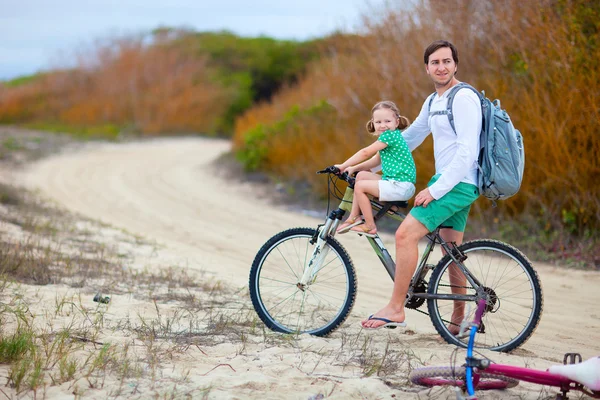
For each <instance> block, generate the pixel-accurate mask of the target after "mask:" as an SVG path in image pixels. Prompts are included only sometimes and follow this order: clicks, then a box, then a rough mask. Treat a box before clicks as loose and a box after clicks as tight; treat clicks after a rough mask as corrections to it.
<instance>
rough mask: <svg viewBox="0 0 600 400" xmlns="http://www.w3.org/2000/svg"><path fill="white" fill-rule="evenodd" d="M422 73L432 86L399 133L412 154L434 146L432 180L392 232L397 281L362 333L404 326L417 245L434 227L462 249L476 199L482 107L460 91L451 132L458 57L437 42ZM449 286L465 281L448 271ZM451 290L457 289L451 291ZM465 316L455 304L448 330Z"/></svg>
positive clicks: (472, 96)
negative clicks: (416, 113) (451, 93)
mask: <svg viewBox="0 0 600 400" xmlns="http://www.w3.org/2000/svg"><path fill="white" fill-rule="evenodd" d="M424 61H425V71H426V72H427V74H428V75H429V77H430V78H431V80H432V81H433V83H434V85H435V93H434V94H433V95H431V96H429V97H428V98H427V99H426V100H425V103H424V104H423V107H422V108H421V112H420V113H419V116H418V117H417V119H416V120H415V121H414V123H413V124H412V125H411V126H410V127H409V128H408V129H406V130H405V131H404V132H403V136H404V138H405V139H406V142H407V143H408V146H409V148H410V150H411V151H413V150H414V149H415V148H416V147H418V146H419V145H420V144H421V143H423V141H424V140H425V138H426V137H427V136H428V135H429V133H431V134H432V135H433V141H434V157H435V169H436V174H435V175H434V176H433V178H432V179H431V181H430V182H429V184H428V187H427V188H426V189H424V190H422V191H421V192H419V193H418V194H417V195H416V196H415V202H414V207H413V209H412V210H411V212H410V213H409V215H408V216H407V217H406V219H405V220H404V221H403V222H402V224H401V225H400V227H399V228H398V230H397V231H396V276H395V280H394V291H393V293H392V297H391V299H390V301H389V303H388V304H387V305H386V306H385V307H384V308H382V309H381V310H379V311H378V312H377V313H375V314H373V315H372V316H371V317H369V318H368V319H366V320H364V321H362V326H363V327H364V328H365V329H377V328H381V327H383V326H386V325H389V326H393V325H395V326H398V325H402V324H401V323H403V322H404V320H405V310H404V302H405V300H406V294H407V292H408V286H409V284H410V280H411V278H412V276H413V274H414V272H415V269H416V266H417V260H418V255H419V253H418V243H419V240H421V238H423V237H424V236H425V235H426V234H427V233H428V232H431V231H433V230H435V229H436V228H437V227H438V226H440V225H442V226H447V227H451V228H445V229H441V230H440V235H441V236H442V238H443V239H444V240H445V241H447V242H456V243H457V244H460V243H462V240H463V235H464V230H465V226H466V223H467V217H468V215H469V210H470V208H471V204H472V203H473V202H474V201H475V200H476V199H477V197H478V196H479V190H478V188H477V156H478V152H479V134H480V132H481V123H482V115H481V102H480V100H479V98H478V97H477V95H476V94H475V93H474V92H473V91H472V90H470V89H460V90H458V92H457V93H456V96H455V97H454V101H453V103H452V114H453V116H454V124H455V128H456V132H454V130H453V129H452V126H451V125H450V122H449V119H448V116H447V115H435V114H434V115H432V113H434V112H435V111H444V110H446V106H447V95H448V93H449V89H450V88H452V87H453V86H455V85H457V84H458V83H460V82H459V81H458V80H457V79H456V77H455V74H456V71H457V68H458V51H457V50H456V48H455V47H454V45H453V44H451V43H450V42H447V41H443V40H439V41H435V42H433V43H431V44H430V45H429V46H428V47H427V49H425V54H424ZM450 280H451V284H452V286H453V291H454V292H455V293H460V292H461V291H462V292H464V289H462V290H461V289H458V287H460V286H464V283H463V282H464V281H465V278H464V275H462V273H460V272H459V270H458V268H457V267H455V266H454V265H453V266H451V273H450ZM454 286H456V288H454ZM463 316H464V303H462V302H454V309H453V313H452V324H451V326H450V330H451V332H453V333H457V332H458V326H457V325H454V324H460V322H461V321H462V319H463Z"/></svg>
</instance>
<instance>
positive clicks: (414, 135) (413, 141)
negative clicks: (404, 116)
mask: <svg viewBox="0 0 600 400" xmlns="http://www.w3.org/2000/svg"><path fill="white" fill-rule="evenodd" d="M431 96H435V93H434V94H432V95H430V96H427V98H426V99H425V102H424V103H423V106H422V107H421V112H420V113H419V115H418V116H417V118H416V119H415V120H414V121H413V123H412V124H410V126H409V127H408V128H406V129H405V130H404V131H403V132H402V136H403V137H404V140H406V144H408V148H409V149H410V151H411V152H412V151H413V150H414V149H416V148H417V147H419V146H420V145H421V143H423V141H424V140H425V138H426V137H427V136H428V135H429V134H430V133H431V129H429V100H431Z"/></svg>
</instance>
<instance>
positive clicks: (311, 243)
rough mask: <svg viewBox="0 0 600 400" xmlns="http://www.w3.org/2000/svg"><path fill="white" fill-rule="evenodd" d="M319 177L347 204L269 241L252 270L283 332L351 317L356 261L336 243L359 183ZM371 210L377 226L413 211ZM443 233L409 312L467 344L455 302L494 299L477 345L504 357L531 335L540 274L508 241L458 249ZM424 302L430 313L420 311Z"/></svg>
mask: <svg viewBox="0 0 600 400" xmlns="http://www.w3.org/2000/svg"><path fill="white" fill-rule="evenodd" d="M317 173H318V174H327V176H328V192H329V197H328V199H330V198H331V196H332V195H333V196H334V197H335V198H337V199H341V202H340V205H339V207H338V208H337V209H335V210H333V211H331V212H330V213H329V208H330V207H329V204H328V206H327V210H328V211H327V212H328V215H327V217H326V219H325V222H324V223H323V224H319V225H318V226H317V228H316V229H315V228H292V229H288V230H285V231H282V232H280V233H277V234H276V235H274V236H273V237H271V238H270V239H269V240H267V242H266V243H265V244H264V245H263V246H262V247H261V248H260V250H259V251H258V253H257V254H256V257H255V258H254V261H253V263H252V268H251V270H250V279H249V290H250V297H251V299H252V304H253V306H254V309H255V310H256V312H257V314H258V316H259V317H260V319H261V320H262V321H263V322H264V323H265V324H266V326H267V327H268V328H270V329H272V330H274V331H277V332H283V333H309V334H312V335H316V336H326V335H328V334H329V333H331V332H332V331H333V330H335V329H336V328H337V327H338V326H340V325H341V324H342V323H343V322H344V321H345V320H346V318H347V317H348V315H349V313H350V311H351V309H352V306H353V304H354V299H355V296H356V289H357V283H356V273H355V269H354V264H353V263H352V260H351V258H350V256H349V254H348V252H347V251H346V249H345V248H344V247H343V246H342V244H341V243H340V242H339V241H338V240H337V239H335V234H336V229H337V227H338V226H339V224H340V222H341V220H342V217H343V216H344V214H345V213H346V211H347V209H348V208H349V206H348V205H349V204H350V203H351V200H350V199H351V194H352V189H353V187H354V178H352V177H350V176H348V174H346V173H343V174H341V173H340V171H339V170H338V169H337V168H335V167H333V166H332V167H327V168H325V169H323V170H321V171H318V172H317ZM340 180H341V181H344V182H346V183H347V184H348V188H347V189H346V192H345V194H344V197H342V195H341V190H339V189H338V188H337V183H338V182H339V181H340ZM332 187H333V189H332ZM371 205H372V206H373V209H374V211H375V212H374V217H375V221H378V220H379V219H381V218H382V217H383V216H388V217H391V218H393V219H395V220H397V221H400V222H401V221H402V220H403V219H404V218H405V217H406V215H405V214H403V213H402V210H403V209H405V208H406V207H408V203H407V202H385V203H383V202H379V201H378V199H372V201H371ZM442 228H445V227H444V226H441V227H438V228H437V229H436V230H435V231H433V232H430V233H429V234H428V235H427V236H426V237H427V239H428V243H427V246H426V248H425V251H424V254H423V255H422V257H421V259H420V262H419V264H418V266H417V268H416V271H415V273H414V276H413V278H412V281H411V283H410V287H409V291H408V295H407V298H406V303H405V305H406V307H407V308H409V309H414V310H417V311H419V312H422V313H424V314H429V317H430V319H431V322H432V323H433V326H434V327H435V329H436V330H437V332H438V333H439V334H440V335H441V336H442V338H444V340H446V341H447V342H448V343H450V344H454V345H458V346H462V347H466V345H467V343H466V342H465V341H464V339H463V338H459V337H457V336H456V335H455V334H453V333H452V331H456V329H457V327H458V324H455V323H453V322H452V321H450V315H451V313H452V307H453V302H454V301H462V302H476V301H477V300H479V299H481V298H491V299H493V301H491V302H490V304H489V308H490V309H489V310H488V311H489V312H488V313H487V314H486V316H487V318H486V321H485V324H486V327H487V330H486V335H481V338H480V339H479V340H478V342H477V343H476V345H477V347H481V348H487V349H491V350H495V351H503V352H509V351H511V350H513V349H515V348H517V347H518V346H520V345H521V344H522V343H524V342H525V341H526V340H527V339H528V338H529V337H530V336H531V334H532V333H533V331H534V330H535V328H536V327H537V325H538V323H539V320H540V316H541V312H542V303H543V300H542V289H541V285H540V282H539V279H538V276H537V273H536V271H535V270H534V269H533V267H532V266H531V263H530V262H529V260H528V259H527V257H526V256H525V255H524V254H523V253H521V252H520V251H519V250H517V249H516V248H515V247H513V246H511V245H509V244H506V243H502V242H499V241H496V240H489V239H484V240H474V241H470V242H467V243H463V244H462V245H460V246H457V245H456V243H452V242H451V243H447V242H445V241H444V240H443V239H442V238H441V236H440V234H439V231H440V229H442ZM366 238H367V240H368V242H369V243H370V244H371V246H372V248H373V250H374V251H375V253H376V254H377V256H378V257H379V259H380V260H381V262H382V264H383V265H384V267H385V268H386V270H387V272H388V274H389V275H390V277H391V278H392V280H393V279H394V274H395V268H396V266H395V263H394V260H392V258H391V256H390V254H389V252H388V250H387V249H386V248H385V246H384V244H383V242H382V241H381V238H380V237H379V236H378V235H376V236H375V237H374V238H371V237H366ZM437 244H439V245H440V246H441V247H442V248H443V249H444V250H445V252H446V255H444V256H443V257H442V259H441V260H440V261H439V262H438V263H437V264H436V265H433V264H430V263H429V262H428V261H429V257H430V255H431V252H432V251H433V249H434V247H435V246H436V245H437ZM451 265H455V266H457V268H458V269H459V270H460V271H461V272H462V274H463V276H464V277H465V278H466V280H465V282H467V284H466V285H465V286H460V287H458V286H453V285H450V278H449V276H450V273H451V270H452V271H456V269H453V268H450V266H451ZM429 272H431V276H430V277H429V278H428V277H427V276H428V274H429ZM425 302H427V311H428V312H426V311H423V310H419V307H421V306H422V305H423V304H424V303H425ZM491 316H493V317H494V318H491ZM450 327H452V328H450ZM451 329H452V331H451Z"/></svg>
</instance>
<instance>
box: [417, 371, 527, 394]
mask: <svg viewBox="0 0 600 400" xmlns="http://www.w3.org/2000/svg"><path fill="white" fill-rule="evenodd" d="M465 377H466V369H465V367H456V368H454V367H423V368H415V369H413V370H412V371H411V373H410V374H409V379H410V381H411V382H412V383H414V384H416V385H421V386H427V387H434V386H458V387H461V388H465V387H466V384H465V379H466V378H465ZM474 377H475V379H474V386H475V390H490V389H506V388H512V387H515V386H517V385H518V384H519V381H518V380H516V379H513V378H508V377H506V376H501V375H494V374H490V373H487V372H485V371H483V372H479V373H474Z"/></svg>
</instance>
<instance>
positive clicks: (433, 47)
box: [423, 40, 458, 65]
mask: <svg viewBox="0 0 600 400" xmlns="http://www.w3.org/2000/svg"><path fill="white" fill-rule="evenodd" d="M443 47H448V48H449V49H450V50H451V51H452V59H453V60H454V62H455V63H456V64H457V65H458V50H456V47H454V45H453V44H452V43H450V42H448V41H447V40H436V41H435V42H433V43H431V44H430V45H429V46H427V48H426V49H425V55H424V56H423V58H424V60H425V65H427V64H429V56H430V55H432V54H433V53H435V52H436V51H438V50H439V49H441V48H443Z"/></svg>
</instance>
